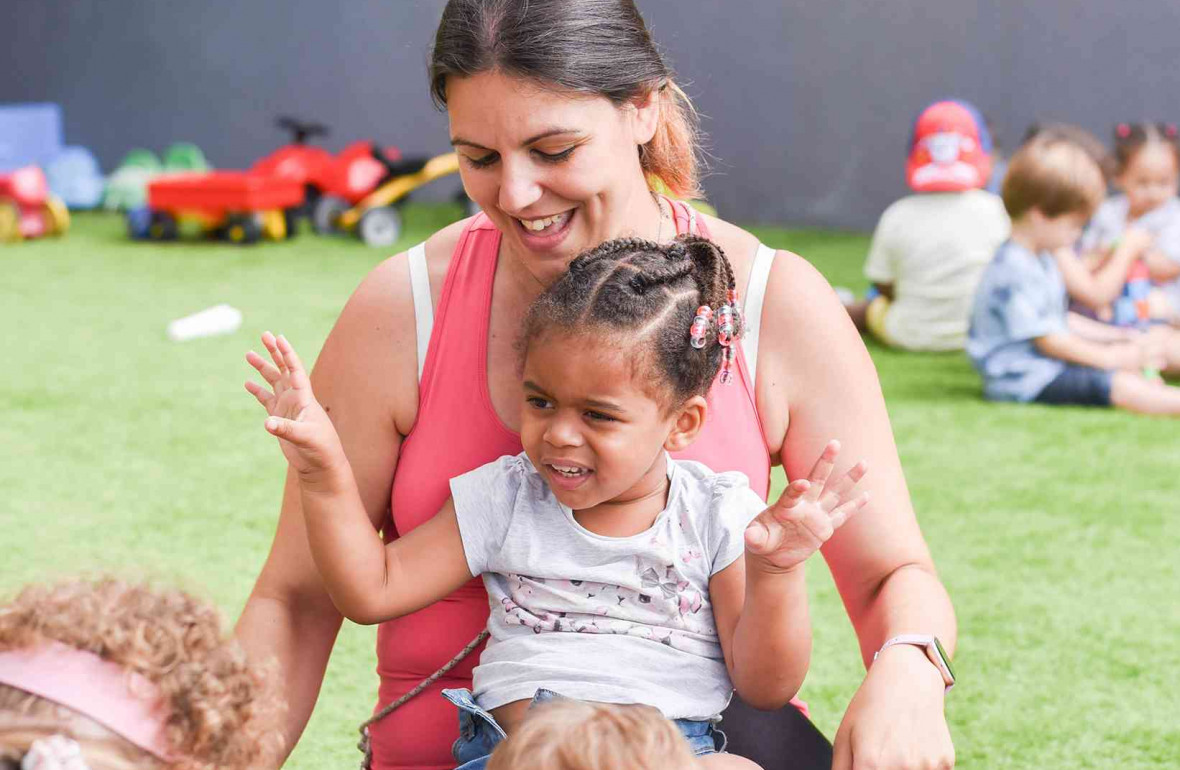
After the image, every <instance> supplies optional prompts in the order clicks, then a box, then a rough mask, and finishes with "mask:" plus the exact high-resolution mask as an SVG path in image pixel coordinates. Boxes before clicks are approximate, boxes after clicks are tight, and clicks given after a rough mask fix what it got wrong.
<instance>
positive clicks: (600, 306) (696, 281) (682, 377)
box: [521, 235, 742, 405]
mask: <svg viewBox="0 0 1180 770" xmlns="http://www.w3.org/2000/svg"><path fill="white" fill-rule="evenodd" d="M735 288H736V281H735V278H734V272H733V267H732V266H731V265H730V264H729V260H728V259H727V258H726V256H725V252H724V251H722V250H721V247H719V246H717V245H716V244H715V243H713V242H712V241H709V240H707V239H705V238H700V237H697V236H694V235H682V236H680V237H678V238H677V239H676V240H675V241H672V242H671V243H669V244H658V243H655V242H653V241H647V240H644V239H642V238H617V239H615V240H612V241H607V242H606V243H603V244H602V245H600V246H598V247H597V248H594V249H591V250H590V251H587V252H584V253H582V254H581V255H579V256H578V257H576V258H575V259H574V260H573V262H571V263H570V266H569V271H568V272H567V273H566V274H565V275H564V276H562V277H561V278H560V279H559V280H558V281H557V283H555V284H553V285H552V286H551V287H549V289H548V290H546V291H545V292H544V293H543V294H542V295H541V296H540V297H538V298H537V300H536V301H535V302H534V303H533V305H532V307H531V308H530V309H529V313H528V315H527V317H526V318H525V323H524V329H523V333H522V339H521V351H522V353H527V352H528V345H529V343H530V342H532V341H533V340H536V339H540V338H541V337H543V336H544V335H546V334H548V333H550V332H552V331H561V332H566V333H569V332H576V333H578V334H591V335H602V336H607V335H609V336H611V337H613V338H615V339H618V340H619V341H620V343H621V344H622V345H626V346H627V348H628V349H629V350H630V351H631V353H632V355H633V357H632V360H633V362H634V369H635V371H634V374H636V375H639V376H640V377H642V378H644V379H646V380H647V381H649V382H652V383H658V384H659V385H660V386H662V387H663V389H664V393H666V394H668V395H670V396H671V397H672V399H673V405H675V404H680V403H683V402H684V401H685V400H686V399H688V398H691V397H692V396H697V395H702V396H703V395H705V394H706V393H707V392H708V391H709V387H710V386H711V385H712V383H713V379H714V378H715V377H716V376H717V371H718V369H719V368H720V366H721V361H722V357H723V355H724V348H723V347H722V345H721V344H720V342H719V340H718V338H717V333H716V330H715V327H713V329H712V331H711V333H710V334H708V335H707V336H706V339H705V346H704V347H703V348H700V349H697V348H694V347H693V346H692V344H691V342H690V338H689V329H690V328H691V326H692V322H693V318H694V317H695V316H696V311H697V308H698V307H699V306H701V305H708V306H709V307H710V308H712V309H713V310H714V311H716V310H717V309H718V308H720V307H721V306H722V305H724V304H726V302H727V299H728V295H729V292H731V291H733V290H734V289H735ZM734 323H735V328H734V337H735V339H736V338H737V337H738V336H740V335H741V331H742V330H741V314H740V313H736V312H735V313H734ZM641 381H642V380H641Z"/></svg>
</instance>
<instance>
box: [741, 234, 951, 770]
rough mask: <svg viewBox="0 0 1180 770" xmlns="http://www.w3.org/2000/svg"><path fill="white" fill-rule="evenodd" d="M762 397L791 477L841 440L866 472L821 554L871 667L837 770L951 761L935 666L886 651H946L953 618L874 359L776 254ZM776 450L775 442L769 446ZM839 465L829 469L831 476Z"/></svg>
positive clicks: (811, 285)
mask: <svg viewBox="0 0 1180 770" xmlns="http://www.w3.org/2000/svg"><path fill="white" fill-rule="evenodd" d="M762 326H763V329H767V330H769V329H773V330H774V333H773V334H767V333H764V334H762V335H761V347H760V351H759V354H758V355H759V363H758V383H757V385H758V405H759V410H760V412H762V413H763V414H764V415H765V417H764V425H766V427H767V431H768V433H767V435H768V439H769V440H770V441H771V442H772V443H774V442H775V438H776V437H781V441H782V443H781V452H780V455H781V457H782V460H783V464H784V466H785V468H786V470H787V475H788V477H790V478H798V477H800V476H802V475H803V474H806V472H807V466H806V463H807V462H809V460H810V458H812V457H815V456H816V455H817V454H818V453H819V452H820V450H821V449H822V448H823V446H824V445H825V444H826V443H827V441H828V440H829V439H831V438H837V439H839V440H840V442H841V443H842V444H843V446H844V450H845V451H844V456H845V457H850V458H862V459H863V460H864V461H865V462H866V463H867V464H868V466H869V467H871V468H872V469H873V472H872V474H871V475H870V476H869V477H868V478H867V479H866V480H865V482H864V488H865V491H866V492H868V493H869V495H870V501H869V503H868V505H867V506H866V508H865V510H864V511H862V512H861V513H860V514H858V515H857V517H856V519H855V520H854V521H851V522H849V523H848V525H847V526H845V527H843V528H842V529H841V531H840V532H839V533H838V534H837V535H836V536H835V537H833V538H832V539H831V540H830V541H828V543H827V545H826V546H825V547H824V548H823V550H822V553H823V555H824V558H825V559H826V561H827V562H828V566H829V568H830V569H831V572H832V575H833V577H834V578H835V581H836V587H837V589H838V590H839V592H840V596H841V598H842V599H843V601H844V606H845V609H846V611H847V612H848V617H849V619H850V620H851V621H852V624H853V627H854V628H855V630H856V634H857V638H858V639H859V641H860V648H861V655H862V658H863V660H864V662H865V665H866V667H870V666H871V667H870V668H869V674H868V676H867V677H866V679H865V682H864V683H863V684H862V685H861V687H860V689H859V690H858V692H857V695H856V697H854V699H853V702H852V703H851V704H850V706H849V710H848V712H847V713H846V714H845V718H844V722H843V724H842V725H841V728H840V731H839V732H838V733H837V736H836V756H837V763H836V767H838V768H845V767H851V757H852V756H853V755H854V754H856V755H858V756H860V757H863V758H864V759H865V760H868V761H869V762H870V763H872V764H871V766H874V767H879V768H886V769H888V768H900V767H903V766H908V765H906V764H904V762H903V759H902V758H903V757H920V758H922V759H923V760H929V763H930V765H929V766H932V767H937V766H943V765H944V764H946V763H947V762H951V763H953V756H954V749H953V747H952V745H951V742H950V734H949V731H948V730H947V726H946V721H945V717H944V716H943V683H942V677H941V675H940V674H939V672H938V670H937V669H936V668H935V667H934V666H933V665H932V664H931V663H930V662H929V661H927V660H926V658H925V655H924V653H923V652H922V651H921V650H919V649H918V648H916V647H912V648H907V647H903V646H900V645H898V646H897V648H892V647H891V648H890V649H889V650H888V651H887V652H886V653H885V654H883V655H882V656H881V658H880V659H879V660H878V661H877V662H876V664H873V661H872V659H873V655H874V653H875V652H876V651H877V650H878V649H879V648H880V647H881V645H882V644H883V643H884V642H885V641H886V640H887V639H889V638H891V637H893V636H896V635H898V634H903V633H923V634H934V635H936V636H938V637H939V639H940V640H941V641H942V642H943V645H944V647H946V649H947V650H948V651H949V650H953V649H954V645H955V637H956V624H955V615H954V610H953V608H952V607H951V602H950V598H949V597H948V595H947V592H946V589H945V588H943V586H942V583H941V582H940V581H939V579H938V575H937V573H936V572H935V569H934V564H933V562H932V560H931V558H930V553H929V551H928V549H927V547H926V543H925V541H924V539H923V538H922V533H921V530H920V529H919V528H918V523H917V520H916V518H915V516H914V511H913V508H912V506H911V503H910V497H909V491H908V490H907V488H906V483H905V477H904V475H903V473H902V469H901V463H900V461H899V460H898V456H897V449H896V447H895V445H894V442H893V433H892V430H891V428H890V425H889V418H888V415H887V413H886V411H885V403H884V399H883V397H882V394H881V388H880V384H879V382H878V379H877V373H876V370H875V369H874V367H873V362H872V360H871V359H870V358H869V355H868V352H867V351H866V349H865V347H864V344H863V343H862V342H861V340H860V338H859V336H858V335H857V333H856V330H855V328H854V327H853V325H852V323H851V322H850V321H849V319H848V316H847V314H846V313H845V312H844V311H843V308H842V307H841V306H840V304H839V301H838V300H837V299H836V297H835V295H834V293H833V292H832V290H831V287H830V286H829V285H828V283H827V282H826V281H825V280H824V279H823V277H822V276H821V275H820V274H819V273H818V272H817V271H816V270H815V269H814V268H813V267H812V266H811V265H809V264H808V263H807V262H805V261H804V260H803V259H801V258H799V257H798V256H796V255H794V254H790V253H787V252H780V253H779V255H778V258H777V259H776V260H775V267H774V269H773V270H772V271H771V276H770V285H769V286H768V290H767V305H766V306H765V308H764V311H763V317H762ZM771 448H772V449H774V448H775V447H773V446H772V447H771ZM840 471H841V469H839V468H838V469H837V472H838V473H839V472H840Z"/></svg>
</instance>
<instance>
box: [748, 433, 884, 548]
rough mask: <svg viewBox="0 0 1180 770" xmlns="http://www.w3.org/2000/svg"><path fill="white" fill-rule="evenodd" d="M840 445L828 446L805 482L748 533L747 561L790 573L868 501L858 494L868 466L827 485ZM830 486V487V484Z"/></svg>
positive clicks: (752, 524) (795, 483) (791, 488)
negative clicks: (858, 488)
mask: <svg viewBox="0 0 1180 770" xmlns="http://www.w3.org/2000/svg"><path fill="white" fill-rule="evenodd" d="M839 454H840V442H838V441H831V442H829V443H828V445H827V446H826V447H824V451H823V453H822V454H820V456H819V459H818V460H816V462H815V466H814V467H812V469H811V473H810V475H809V476H808V477H807V478H806V479H796V480H795V481H792V482H791V483H790V484H788V485H787V488H786V490H785V491H784V492H783V494H782V496H781V497H779V499H778V501H777V502H776V503H774V504H773V505H771V506H770V507H769V508H767V509H766V510H765V511H763V512H762V513H760V514H758V516H757V518H755V519H754V520H753V521H751V522H750V524H749V526H748V527H746V557H747V560H750V559H755V560H759V561H760V562H761V563H762V566H764V567H766V568H769V569H774V570H789V569H792V568H793V567H796V566H798V565H799V564H802V563H803V562H804V561H805V560H806V559H807V557H808V556H811V554H813V553H815V552H816V551H818V550H819V548H820V546H822V545H823V544H824V543H826V542H827V541H828V539H829V538H830V537H831V536H832V535H833V534H834V533H835V531H836V530H837V529H839V528H840V526H841V525H843V524H844V522H846V521H848V519H849V518H850V517H851V516H852V515H853V514H854V513H856V512H857V511H859V510H860V509H861V508H863V507H864V506H865V503H867V502H868V501H869V495H868V493H867V492H860V493H859V494H858V493H857V491H856V485H857V484H859V483H860V480H861V479H862V478H864V475H865V472H866V466H865V464H864V462H859V463H857V464H856V465H854V466H852V468H851V469H850V470H849V471H848V473H846V474H844V475H843V476H842V477H840V478H839V479H836V480H832V481H830V480H829V477H830V476H831V475H832V468H834V467H835V465H836V457H837V456H838V455H839ZM829 482H830V483H829Z"/></svg>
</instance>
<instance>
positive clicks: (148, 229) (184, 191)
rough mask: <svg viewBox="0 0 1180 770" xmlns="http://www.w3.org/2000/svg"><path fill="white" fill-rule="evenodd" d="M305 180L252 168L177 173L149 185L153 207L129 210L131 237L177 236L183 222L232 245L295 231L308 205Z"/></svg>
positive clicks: (156, 237) (128, 218)
mask: <svg viewBox="0 0 1180 770" xmlns="http://www.w3.org/2000/svg"><path fill="white" fill-rule="evenodd" d="M303 193H304V190H303V184H302V183H300V182H299V181H298V180H296V179H293V178H290V177H281V176H273V175H270V174H259V173H254V172H252V171H213V172H210V173H207V174H178V175H174V176H169V177H165V178H162V179H157V180H155V181H153V182H151V183H150V184H149V185H148V205H147V207H146V208H143V209H136V210H133V211H129V212H128V213H127V228H128V231H129V233H130V235H131V237H132V238H147V239H151V240H173V239H175V238H176V237H177V236H178V235H179V234H180V226H181V224H182V223H183V222H196V223H197V224H198V226H199V227H200V228H201V229H202V230H203V231H204V232H205V233H206V234H207V235H211V236H215V237H221V238H224V239H225V240H227V241H231V242H232V243H254V242H255V241H257V240H259V239H260V238H263V237H265V238H268V239H270V240H272V241H278V240H282V239H284V238H287V237H289V236H290V235H292V234H293V228H294V226H295V221H296V216H297V214H296V212H297V211H298V210H299V207H300V206H302V205H303V200H304V198H303Z"/></svg>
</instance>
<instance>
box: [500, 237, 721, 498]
mask: <svg viewBox="0 0 1180 770" xmlns="http://www.w3.org/2000/svg"><path fill="white" fill-rule="evenodd" d="M734 286H735V284H734V275H733V268H732V267H731V266H730V264H729V261H728V260H727V259H726V257H725V254H724V253H723V252H722V251H721V249H720V248H718V247H717V246H716V245H714V244H713V243H711V242H709V241H707V240H705V239H703V238H696V237H691V236H686V237H681V238H679V239H677V240H676V241H674V242H673V243H671V244H668V245H659V244H656V243H653V242H650V241H644V240H640V239H637V238H622V239H618V240H613V241H608V242H607V243H604V244H602V245H601V246H599V247H598V248H596V249H593V250H591V251H589V252H586V253H584V254H582V255H580V256H578V257H577V258H575V259H574V261H573V262H572V263H571V264H570V267H569V271H568V272H567V273H566V274H565V275H564V276H562V278H561V279H559V280H558V281H557V283H555V284H554V285H553V286H551V287H550V288H549V289H548V290H546V291H545V293H544V294H542V295H541V296H540V297H539V298H538V299H537V301H536V302H535V303H533V306H532V307H531V308H530V310H529V313H528V316H527V318H526V320H525V323H524V327H523V331H522V335H521V342H520V349H521V361H522V367H523V380H524V393H523V396H524V399H525V403H524V405H523V413H522V417H521V441H522V443H523V444H524V449H525V452H526V453H528V456H529V459H530V460H532V462H533V464H534V465H535V466H536V467H537V469H538V470H539V471H540V472H541V474H542V475H543V476H544V477H545V479H546V481H547V482H548V483H549V486H550V487H551V488H552V489H553V491H554V493H555V494H556V495H557V497H558V499H559V500H561V501H562V502H563V503H565V504H566V505H568V506H570V507H571V508H574V509H584V508H589V507H592V506H595V505H598V504H599V503H602V502H605V501H607V500H616V499H618V500H626V499H628V494H629V492H630V491H632V490H640V489H647V488H649V487H650V486H651V485H652V483H653V478H654V477H653V476H652V474H655V473H659V472H660V467H661V466H660V464H658V463H657V462H656V461H657V460H658V459H659V457H660V455H661V453H662V452H664V451H665V450H667V451H679V450H681V449H684V448H685V447H687V446H688V445H689V444H690V443H692V441H693V439H695V438H696V436H697V434H698V433H699V432H700V429H701V426H702V425H703V423H704V420H705V413H706V400H705V395H706V394H707V393H708V391H709V387H710V386H711V385H712V383H713V380H714V378H715V377H716V375H717V372H718V370H719V369H722V380H723V381H724V380H727V379H730V378H733V377H735V376H736V374H735V373H736V360H735V358H734V357H735V356H736V345H737V338H738V337H739V336H740V334H741V314H740V312H738V310H737V307H736V306H737V298H736V291H735V288H734ZM705 306H707V309H706V307H705ZM698 310H702V313H701V314H700V315H701V319H700V320H697V316H698ZM698 345H699V347H698Z"/></svg>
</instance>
